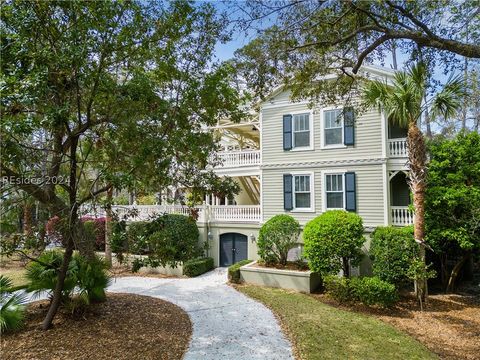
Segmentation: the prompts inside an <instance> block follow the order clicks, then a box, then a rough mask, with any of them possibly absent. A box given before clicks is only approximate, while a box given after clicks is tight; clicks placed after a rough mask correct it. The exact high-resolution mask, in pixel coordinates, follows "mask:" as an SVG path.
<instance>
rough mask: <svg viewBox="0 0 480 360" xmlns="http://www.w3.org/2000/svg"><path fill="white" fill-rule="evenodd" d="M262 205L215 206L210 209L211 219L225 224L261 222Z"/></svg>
mask: <svg viewBox="0 0 480 360" xmlns="http://www.w3.org/2000/svg"><path fill="white" fill-rule="evenodd" d="M260 216H261V212H260V205H232V206H228V205H227V206H224V205H214V206H211V207H210V219H211V220H212V221H220V222H221V221H224V222H260V220H261V219H260Z"/></svg>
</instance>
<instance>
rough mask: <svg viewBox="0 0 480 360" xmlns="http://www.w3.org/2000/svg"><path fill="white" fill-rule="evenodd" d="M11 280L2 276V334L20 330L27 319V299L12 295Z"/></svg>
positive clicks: (0, 325)
mask: <svg viewBox="0 0 480 360" xmlns="http://www.w3.org/2000/svg"><path fill="white" fill-rule="evenodd" d="M12 288H13V283H12V280H11V279H10V278H7V277H5V276H3V275H0V333H2V334H3V333H4V332H7V331H14V330H18V329H20V328H21V327H22V326H23V319H24V318H25V302H26V297H25V296H24V295H21V294H14V293H12Z"/></svg>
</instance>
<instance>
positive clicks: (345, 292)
mask: <svg viewBox="0 0 480 360" xmlns="http://www.w3.org/2000/svg"><path fill="white" fill-rule="evenodd" d="M323 286H324V288H325V291H326V293H327V294H328V295H330V296H331V297H333V298H334V299H335V300H337V301H338V302H340V303H345V302H349V301H353V300H354V297H353V294H352V291H351V289H350V282H349V279H347V278H344V277H338V276H335V275H328V276H325V277H324V278H323Z"/></svg>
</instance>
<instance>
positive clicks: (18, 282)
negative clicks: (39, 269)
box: [0, 268, 28, 288]
mask: <svg viewBox="0 0 480 360" xmlns="http://www.w3.org/2000/svg"><path fill="white" fill-rule="evenodd" d="M0 275H3V276H6V277H8V278H10V279H11V280H12V283H13V286H14V287H15V288H16V287H22V286H25V285H27V283H28V281H27V279H26V278H25V269H2V268H0Z"/></svg>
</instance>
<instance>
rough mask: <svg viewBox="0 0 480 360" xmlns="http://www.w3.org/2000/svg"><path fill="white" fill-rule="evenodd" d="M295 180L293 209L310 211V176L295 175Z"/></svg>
mask: <svg viewBox="0 0 480 360" xmlns="http://www.w3.org/2000/svg"><path fill="white" fill-rule="evenodd" d="M293 178H294V189H293V193H294V194H293V195H294V196H293V199H294V204H293V207H294V208H296V209H310V208H311V207H312V203H311V190H310V175H294V176H293Z"/></svg>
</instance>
